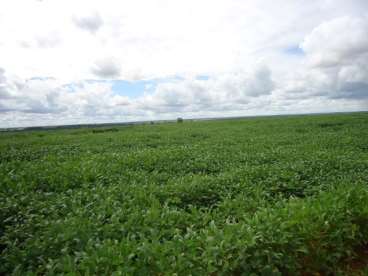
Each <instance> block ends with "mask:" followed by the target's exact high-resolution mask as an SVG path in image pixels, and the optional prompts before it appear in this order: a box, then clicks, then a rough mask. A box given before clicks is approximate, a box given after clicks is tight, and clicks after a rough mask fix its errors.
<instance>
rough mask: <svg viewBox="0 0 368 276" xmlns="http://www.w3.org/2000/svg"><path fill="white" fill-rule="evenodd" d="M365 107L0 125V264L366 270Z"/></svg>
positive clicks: (193, 270) (92, 270) (54, 269)
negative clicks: (36, 126) (55, 126)
mask: <svg viewBox="0 0 368 276" xmlns="http://www.w3.org/2000/svg"><path fill="white" fill-rule="evenodd" d="M367 182H368V113H363V112H362V113H351V114H330V115H304V116H279V117H258V118H247V119H234V120H214V121H188V120H184V122H183V123H180V124H179V123H176V122H173V123H162V124H158V123H155V124H146V125H135V126H108V127H100V128H98V127H95V128H86V127H84V128H83V127H81V128H78V129H62V130H37V131H18V132H4V133H0V185H1V188H0V221H1V225H0V252H1V255H0V256H1V263H0V273H1V274H10V273H14V274H18V275H22V274H24V273H26V272H28V273H30V274H56V273H72V274H76V273H77V274H88V273H89V274H113V273H115V274H117V275H120V274H121V275H166V274H171V275H172V274H174V273H176V274H178V275H189V274H192V275H206V274H207V275H208V274H211V275H223V274H226V275H228V274H234V275H250V274H251V273H254V275H298V274H299V275H318V273H319V274H320V275H330V274H354V273H355V274H356V273H364V271H366V268H365V267H366V264H367V263H366V262H365V261H364V259H365V258H364V256H366V253H364V252H366V245H367V243H368V186H367Z"/></svg>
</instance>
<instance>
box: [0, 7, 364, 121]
mask: <svg viewBox="0 0 368 276" xmlns="http://www.w3.org/2000/svg"><path fill="white" fill-rule="evenodd" d="M358 110H368V1H367V0H349V1H347V0H308V1H305V0H279V1H269V0H186V1H182V0H134V1H133V0H131V1H128V0H122V1H113V0H103V1H102V0H101V1H97V0H88V1H82V0H63V1H59V0H42V1H40V0H38V1H36V0H26V1H25V0H1V2H0V127H18V126H34V125H59V124H74V123H102V122H124V121H137V120H155V119H175V118H176V117H179V116H180V117H184V118H198V117H219V116H239V115H260V114H262V115H263V114H265V115H267V114H288V113H309V112H336V111H358Z"/></svg>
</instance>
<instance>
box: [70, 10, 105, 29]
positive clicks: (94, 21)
mask: <svg viewBox="0 0 368 276" xmlns="http://www.w3.org/2000/svg"><path fill="white" fill-rule="evenodd" d="M73 22H74V24H75V25H77V26H78V27H79V28H81V29H83V30H86V31H88V32H90V33H92V34H94V33H96V32H97V31H98V29H100V28H101V27H102V25H103V20H102V18H101V16H100V15H99V13H97V12H94V13H93V14H90V15H85V16H76V15H75V16H73Z"/></svg>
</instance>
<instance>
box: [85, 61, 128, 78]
mask: <svg viewBox="0 0 368 276" xmlns="http://www.w3.org/2000/svg"><path fill="white" fill-rule="evenodd" d="M91 71H92V73H93V74H94V75H96V76H97V77H100V78H116V77H119V75H120V71H121V67H120V64H119V63H118V61H117V60H116V59H114V58H113V57H107V58H103V59H99V60H97V61H96V62H95V63H94V65H93V66H92V68H91Z"/></svg>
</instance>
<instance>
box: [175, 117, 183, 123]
mask: <svg viewBox="0 0 368 276" xmlns="http://www.w3.org/2000/svg"><path fill="white" fill-rule="evenodd" d="M176 121H177V122H178V123H182V122H184V120H183V118H180V117H179V118H178V119H177V120H176Z"/></svg>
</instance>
